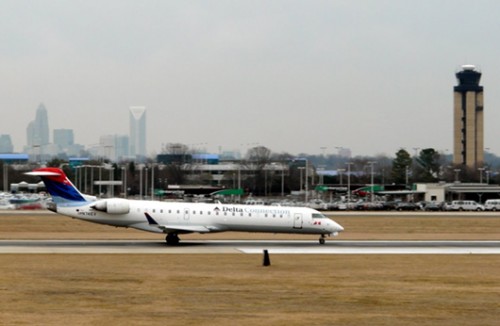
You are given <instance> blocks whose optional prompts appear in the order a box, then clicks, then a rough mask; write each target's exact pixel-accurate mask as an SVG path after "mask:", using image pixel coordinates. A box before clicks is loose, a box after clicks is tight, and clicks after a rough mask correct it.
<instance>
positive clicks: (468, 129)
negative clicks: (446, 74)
mask: <svg viewBox="0 0 500 326" xmlns="http://www.w3.org/2000/svg"><path fill="white" fill-rule="evenodd" d="M456 76H457V81H458V85H457V86H455V87H454V88H453V90H454V123H453V125H454V131H453V163H454V164H457V165H458V164H462V165H465V166H467V167H469V168H477V167H480V166H481V165H482V164H483V160H484V130H483V128H484V127H483V126H484V114H483V86H479V81H480V79H481V72H480V71H478V70H477V69H476V67H475V66H473V65H463V66H462V70H460V71H459V72H457V73H456Z"/></svg>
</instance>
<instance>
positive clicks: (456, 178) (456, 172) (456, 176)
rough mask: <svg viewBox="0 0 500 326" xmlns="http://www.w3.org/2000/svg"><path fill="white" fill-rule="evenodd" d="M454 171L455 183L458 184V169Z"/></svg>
mask: <svg viewBox="0 0 500 326" xmlns="http://www.w3.org/2000/svg"><path fill="white" fill-rule="evenodd" d="M453 171H455V183H458V174H459V173H460V169H454V170H453Z"/></svg>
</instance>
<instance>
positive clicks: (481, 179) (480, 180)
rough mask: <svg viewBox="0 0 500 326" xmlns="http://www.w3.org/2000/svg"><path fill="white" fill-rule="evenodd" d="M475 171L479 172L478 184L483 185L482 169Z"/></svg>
mask: <svg viewBox="0 0 500 326" xmlns="http://www.w3.org/2000/svg"><path fill="white" fill-rule="evenodd" d="M477 170H478V171H479V183H483V171H484V167H482V168H477Z"/></svg>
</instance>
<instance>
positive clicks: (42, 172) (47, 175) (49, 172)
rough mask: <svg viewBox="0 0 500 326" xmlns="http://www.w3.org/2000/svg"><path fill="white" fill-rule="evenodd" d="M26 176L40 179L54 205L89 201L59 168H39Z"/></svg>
mask: <svg viewBox="0 0 500 326" xmlns="http://www.w3.org/2000/svg"><path fill="white" fill-rule="evenodd" d="M26 174H27V175H36V176H39V177H40V178H42V181H43V183H44V184H45V188H47V191H48V192H49V194H50V195H51V196H52V200H53V201H54V202H55V203H56V204H61V203H75V202H87V201H89V198H88V196H85V195H83V194H81V193H80V192H79V191H78V189H76V187H75V186H74V185H73V184H72V183H71V181H70V180H69V179H68V177H67V176H66V174H65V173H64V172H63V170H61V169H59V168H41V169H36V170H33V171H32V172H27V173H26Z"/></svg>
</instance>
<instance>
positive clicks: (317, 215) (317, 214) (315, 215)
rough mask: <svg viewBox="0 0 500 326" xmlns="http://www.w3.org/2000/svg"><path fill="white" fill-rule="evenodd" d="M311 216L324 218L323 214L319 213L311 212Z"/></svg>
mask: <svg viewBox="0 0 500 326" xmlns="http://www.w3.org/2000/svg"><path fill="white" fill-rule="evenodd" d="M312 218H325V215H323V214H319V213H313V215H312Z"/></svg>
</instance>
